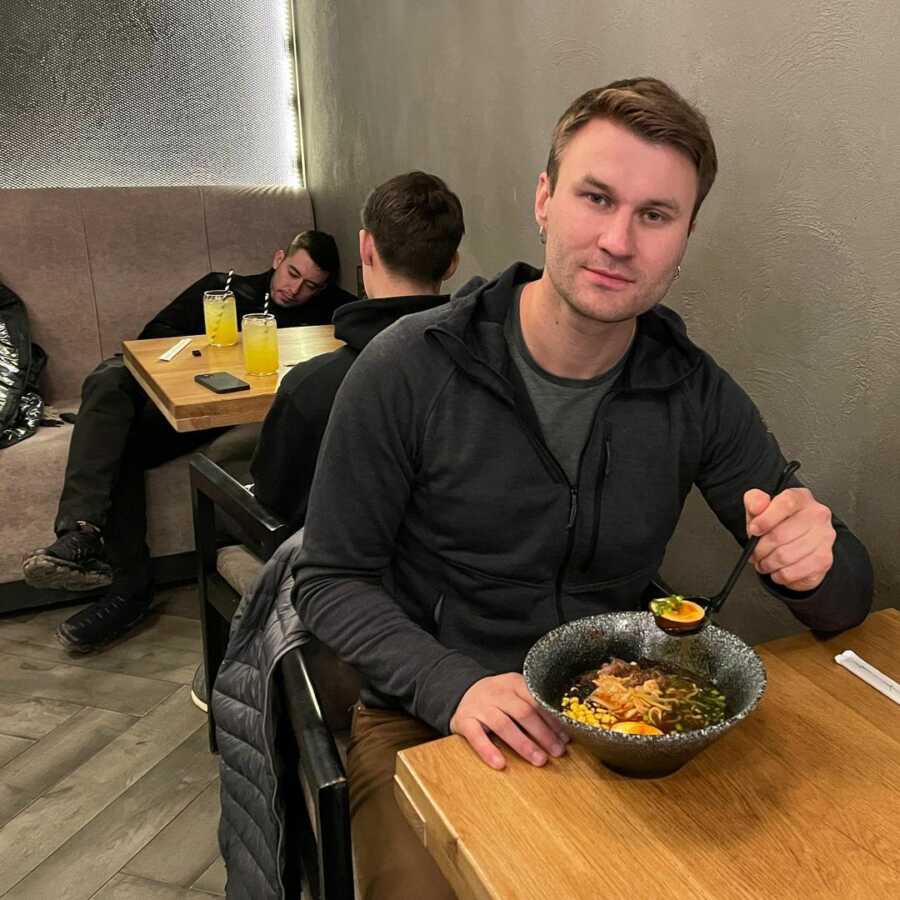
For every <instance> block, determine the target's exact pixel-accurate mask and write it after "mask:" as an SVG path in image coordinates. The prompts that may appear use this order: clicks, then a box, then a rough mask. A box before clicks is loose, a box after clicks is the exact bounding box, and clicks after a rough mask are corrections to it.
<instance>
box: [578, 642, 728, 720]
mask: <svg viewBox="0 0 900 900" xmlns="http://www.w3.org/2000/svg"><path fill="white" fill-rule="evenodd" d="M561 707H562V713H563V715H565V716H568V717H569V718H570V719H574V720H575V721H576V722H582V723H583V724H585V725H592V726H594V727H596V728H604V729H608V730H610V731H620V732H624V733H626V734H651V735H660V734H670V733H673V732H675V733H677V732H685V731H695V730H697V729H698V728H706V727H707V726H709V725H717V724H718V723H720V722H723V721H724V720H725V695H724V694H723V693H722V692H721V691H720V690H718V689H717V688H716V687H715V686H714V685H712V684H710V683H709V682H707V681H705V680H704V679H702V678H700V677H699V676H697V675H694V674H692V673H691V672H687V671H685V670H684V669H679V668H676V667H674V666H669V665H663V664H661V663H654V662H650V661H648V660H640V661H639V662H626V661H625V660H622V659H617V658H616V657H613V658H612V659H610V660H609V661H608V662H605V663H604V664H603V665H602V666H600V668H599V669H591V670H590V671H588V672H584V673H583V674H581V675H579V676H578V678H576V679H575V681H574V682H573V683H572V684H571V685H570V686H569V688H568V690H567V691H566V692H565V694H564V696H563V698H562V703H561Z"/></svg>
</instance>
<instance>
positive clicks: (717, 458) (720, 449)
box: [294, 78, 872, 900]
mask: <svg viewBox="0 0 900 900" xmlns="http://www.w3.org/2000/svg"><path fill="white" fill-rule="evenodd" d="M715 174H716V152H715V146H714V144H713V140H712V137H711V135H710V132H709V129H708V126H707V123H706V120H705V119H704V117H703V116H702V115H701V114H700V113H699V112H698V111H697V110H696V109H695V108H694V107H692V106H691V105H690V104H688V103H687V102H686V101H685V100H683V99H682V98H681V97H680V96H679V95H678V94H677V93H675V91H673V90H672V89H671V88H670V87H669V86H667V85H666V84H664V83H662V82H660V81H658V80H656V79H653V78H639V79H632V80H627V81H618V82H614V83H612V84H610V85H607V86H606V87H603V88H598V89H595V90H591V91H588V92H587V93H585V94H584V95H582V96H581V97H579V98H577V99H576V100H575V101H574V102H573V103H572V105H571V106H570V107H569V109H568V110H567V111H566V112H565V113H564V114H563V116H562V117H561V118H560V120H559V122H558V124H557V126H556V129H555V131H554V134H553V142H552V147H551V151H550V157H549V160H548V163H547V167H546V170H545V171H544V172H542V173H541V175H540V177H539V178H538V184H537V190H536V195H535V203H534V215H535V219H536V222H537V226H538V232H539V236H540V239H541V240H542V241H543V242H545V244H546V251H545V265H544V269H543V271H540V270H537V269H534V268H532V267H530V266H528V265H525V264H523V263H515V264H513V265H512V266H510V268H508V269H507V270H506V271H504V272H502V273H501V274H500V275H499V276H497V277H496V278H494V279H493V280H491V281H485V280H483V279H476V280H474V281H473V282H470V283H469V284H467V285H466V286H465V287H464V288H462V289H461V290H460V291H459V292H457V294H456V295H455V296H454V298H453V300H452V302H451V303H450V304H449V305H448V306H447V307H442V308H440V309H438V310H435V311H433V312H429V313H425V314H421V315H418V316H412V317H410V318H408V319H404V320H402V321H401V322H399V323H398V324H397V325H396V326H394V327H393V328H391V329H390V330H389V331H387V332H384V333H383V334H381V335H380V336H379V337H378V338H376V339H375V340H374V341H373V342H372V343H371V344H370V345H369V347H368V348H367V349H366V351H365V352H364V353H363V354H362V355H361V356H360V358H359V359H358V360H357V362H356V364H355V366H354V368H353V369H352V370H351V372H350V374H349V376H348V378H347V379H346V380H345V382H344V384H343V387H342V390H341V393H340V395H339V396H338V398H337V403H336V405H335V407H334V410H333V412H332V416H331V421H330V424H329V431H328V434H327V436H326V439H325V444H324V447H323V450H322V454H321V457H320V464H319V468H318V470H317V473H316V478H315V481H314V484H313V487H312V492H311V496H310V501H309V509H308V514H307V518H306V534H305V542H304V546H303V550H302V555H301V557H300V560H299V563H298V565H297V566H296V567H295V571H294V577H295V582H296V594H295V596H296V602H297V609H298V612H299V615H300V618H301V619H302V620H303V621H304V623H305V625H306V626H307V627H308V628H310V629H311V630H312V631H313V632H314V633H315V634H316V635H317V636H318V637H319V638H320V639H321V640H322V641H324V642H325V643H327V644H328V645H330V646H331V647H332V648H333V649H334V650H335V651H336V652H337V653H338V654H339V655H340V656H342V657H343V658H344V659H345V660H347V661H348V662H350V663H351V664H352V665H354V666H355V667H356V668H357V669H358V670H359V671H360V673H361V674H362V676H363V678H364V681H365V688H364V692H363V695H362V698H361V700H362V702H361V704H360V705H359V707H358V708H357V710H356V714H355V720H354V728H353V739H352V743H351V748H350V755H349V763H348V766H349V775H350V785H351V795H352V810H353V828H354V844H355V851H356V854H357V860H358V863H359V876H360V881H361V883H362V885H363V887H364V893H365V895H366V896H367V897H391V898H395V900H396V898H401V897H419V896H423V897H424V896H427V897H429V898H435V897H445V896H446V897H450V896H452V892H451V891H450V889H449V887H448V886H447V885H446V883H445V882H444V881H443V879H442V877H441V875H440V874H439V872H438V871H437V869H436V867H435V866H434V864H433V863H432V862H431V860H430V858H429V857H428V854H427V853H426V852H425V851H424V850H423V849H422V847H421V845H420V844H419V842H418V840H417V839H416V837H415V836H414V834H413V832H412V830H411V829H409V828H408V826H407V825H406V823H405V821H404V819H403V816H402V814H401V813H400V811H399V810H398V808H397V806H396V803H395V801H394V798H393V795H392V789H391V776H392V772H393V766H394V758H395V755H396V752H397V751H398V750H399V749H402V748H404V747H409V746H411V745H414V744H417V743H421V742H423V741H427V740H430V739H433V738H435V737H438V736H439V735H442V734H447V733H448V732H454V733H457V734H460V735H462V736H463V737H464V738H465V739H466V740H467V741H468V742H469V743H470V744H471V746H472V747H473V749H474V751H475V752H476V753H478V755H479V756H480V757H481V758H482V759H483V760H484V761H485V762H486V763H487V764H488V765H490V766H492V767H494V768H497V769H500V768H503V766H504V764H505V763H504V755H503V752H502V751H501V749H500V748H499V747H498V746H497V745H495V743H494V741H493V740H492V737H493V738H494V739H499V741H500V742H502V744H505V745H506V746H507V747H508V748H510V749H511V750H512V751H513V752H515V753H518V754H519V755H521V756H522V757H524V758H525V759H526V760H529V761H530V762H532V763H533V764H535V765H538V766H540V765H543V764H544V763H545V762H546V761H547V758H548V755H550V756H559V755H560V754H562V753H564V752H565V751H564V742H565V739H564V736H563V734H562V733H561V730H560V727H559V725H558V723H557V722H556V721H555V720H554V719H552V718H550V717H546V716H544V715H543V714H542V713H541V711H540V710H539V709H538V708H537V707H536V704H535V702H534V700H533V698H532V697H531V696H530V695H529V693H528V690H527V689H526V686H525V683H524V680H523V678H522V675H521V674H520V673H521V668H522V663H523V660H524V656H525V654H526V652H527V651H528V649H529V647H530V646H531V645H532V644H533V643H534V642H535V641H536V640H537V639H538V638H539V637H540V636H541V635H542V634H544V633H546V632H547V631H549V630H550V629H552V628H554V627H555V626H557V625H559V624H560V623H562V622H565V621H568V620H571V619H576V618H579V617H582V616H586V615H591V614H596V613H601V612H607V611H615V610H636V609H640V608H642V607H643V605H644V603H645V602H646V591H647V589H648V587H649V584H650V580H651V578H652V577H653V576H654V574H655V573H656V571H657V569H658V566H659V565H660V563H661V562H662V559H663V556H664V554H665V550H666V544H667V542H668V541H669V539H670V537H671V536H672V533H673V531H674V529H675V525H676V523H677V521H678V518H679V515H680V513H681V509H682V506H683V503H684V500H685V498H686V497H687V495H688V493H689V491H690V490H691V487H692V486H693V485H695V484H696V485H697V486H698V487H699V489H700V491H701V492H702V494H703V496H704V498H705V499H706V501H707V503H708V504H709V506H710V507H711V508H712V509H713V511H714V512H715V513H716V515H717V516H718V518H719V520H720V521H721V522H722V524H723V525H724V526H725V527H726V528H728V530H729V531H730V532H731V533H732V534H733V535H734V537H735V539H736V540H737V541H739V542H741V543H743V542H744V541H746V540H747V536H748V535H761V536H762V537H761V540H760V542H759V545H758V547H757V550H756V552H755V554H754V556H753V563H754V565H755V567H756V569H757V571H758V573H759V575H760V579H761V582H762V584H763V585H764V586H765V588H766V589H767V590H768V591H769V592H770V593H771V594H773V595H774V596H775V597H777V598H778V599H779V600H781V601H782V602H784V603H785V604H786V605H787V606H788V608H789V609H790V610H791V611H792V612H793V613H794V614H795V615H796V617H797V618H798V619H799V620H800V621H801V622H803V623H804V624H806V625H807V626H809V627H811V628H816V629H823V630H840V629H843V628H847V627H849V626H851V625H854V624H856V623H858V622H859V621H861V620H862V619H863V618H864V617H865V615H866V613H867V611H868V609H869V606H870V603H871V593H872V570H871V565H870V563H869V560H868V556H867V554H866V551H865V549H864V547H863V546H862V544H861V543H860V542H859V541H858V540H857V539H856V538H855V537H854V536H853V534H851V533H850V531H849V530H848V529H847V528H846V526H844V525H843V523H841V522H840V521H839V520H838V519H837V518H835V517H834V516H832V514H831V512H830V511H829V510H828V508H827V507H825V506H824V505H823V504H822V503H820V502H818V501H817V500H816V499H815V498H814V496H813V495H812V493H811V492H810V491H809V490H808V489H807V488H805V487H803V486H802V485H801V484H800V483H799V482H798V481H797V480H796V479H793V480H792V481H791V482H790V484H789V488H788V489H787V490H785V491H784V492H783V493H782V494H780V495H778V496H777V497H775V498H774V499H772V498H771V497H770V496H769V495H768V494H767V493H766V491H765V488H767V487H768V488H769V489H771V486H772V485H774V484H775V483H776V481H777V480H778V476H779V473H780V472H781V470H782V468H783V467H784V458H783V456H782V454H781V451H780V449H779V447H778V445H777V443H776V441H775V439H774V437H773V436H772V435H771V434H770V433H769V432H768V430H767V428H766V426H765V424H764V423H763V420H762V418H761V416H760V414H759V412H758V411H757V409H756V407H755V406H754V404H753V403H752V401H751V400H750V399H749V397H748V396H747V395H746V393H744V391H743V390H742V389H741V388H740V387H739V386H738V385H737V384H736V382H735V381H734V380H733V379H732V378H731V377H730V376H729V375H728V374H727V373H726V372H725V371H724V370H723V369H721V368H720V367H719V366H718V365H717V364H716V363H715V362H714V360H713V359H712V358H711V357H710V356H709V355H708V354H707V353H705V352H704V351H703V350H701V349H700V348H699V347H698V346H696V345H695V344H694V343H693V342H692V341H691V340H690V339H689V338H688V336H687V333H686V329H685V325H684V323H683V322H682V320H681V319H680V318H679V316H678V315H677V314H676V313H674V312H673V311H672V310H670V309H668V308H666V307H665V306H662V305H661V304H660V301H661V300H662V299H663V297H664V296H665V294H666V293H667V291H668V290H669V288H670V286H671V285H672V283H673V281H674V280H675V279H676V278H677V277H678V275H679V272H680V266H681V263H682V260H683V258H684V255H685V252H686V250H687V246H688V242H689V240H690V237H691V234H692V233H693V231H694V230H695V228H696V227H697V216H698V213H699V210H700V207H701V204H702V202H703V200H704V198H705V196H706V194H707V192H708V191H709V189H710V188H711V186H712V183H713V181H714V179H715ZM357 442H364V446H365V452H364V453H358V454H352V455H351V454H348V453H343V452H340V450H341V448H342V447H349V446H353V445H354V444H355V443H357ZM401 870H402V871H401Z"/></svg>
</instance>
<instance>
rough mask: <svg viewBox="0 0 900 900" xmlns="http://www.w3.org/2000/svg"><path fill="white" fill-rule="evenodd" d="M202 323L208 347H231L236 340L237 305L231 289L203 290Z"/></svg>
mask: <svg viewBox="0 0 900 900" xmlns="http://www.w3.org/2000/svg"><path fill="white" fill-rule="evenodd" d="M203 324H204V327H205V328H206V337H207V339H208V340H209V346H210V347H233V346H234V345H235V344H236V343H237V342H238V330H237V305H236V303H235V300H234V294H233V293H232V292H231V291H204V292H203Z"/></svg>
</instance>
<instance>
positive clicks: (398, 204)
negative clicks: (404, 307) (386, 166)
mask: <svg viewBox="0 0 900 900" xmlns="http://www.w3.org/2000/svg"><path fill="white" fill-rule="evenodd" d="M362 226H363V228H365V229H366V231H368V232H369V233H370V234H371V235H372V237H373V239H374V241H375V247H376V248H377V250H378V255H379V256H380V257H381V259H382V260H383V262H384V264H385V265H386V266H387V267H388V268H389V269H390V270H391V271H392V272H395V273H397V274H398V275H404V276H406V277H407V278H410V279H412V280H414V281H418V282H427V283H429V284H430V283H433V282H435V281H440V280H441V278H442V277H443V276H444V274H445V273H446V271H447V269H449V268H450V264H451V262H453V256H454V254H455V253H456V249H457V247H459V242H460V241H461V240H462V236H463V234H465V230H466V228H465V223H464V222H463V211H462V204H461V203H460V202H459V197H457V196H456V194H454V193H453V191H451V190H450V188H448V187H447V185H446V184H444V182H443V181H442V180H441V179H440V178H438V177H437V175H429V174H428V173H427V172H408V173H407V174H406V175H397V176H396V177H394V178H391V179H390V181H386V182H385V183H384V184H382V185H379V186H378V187H377V188H375V190H374V191H372V193H371V194H369V197H368V199H367V200H366V204H365V206H364V207H363V210H362Z"/></svg>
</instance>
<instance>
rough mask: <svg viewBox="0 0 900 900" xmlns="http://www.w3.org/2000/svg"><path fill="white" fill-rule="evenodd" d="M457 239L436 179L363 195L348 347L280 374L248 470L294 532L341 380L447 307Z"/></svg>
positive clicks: (200, 694)
mask: <svg viewBox="0 0 900 900" xmlns="http://www.w3.org/2000/svg"><path fill="white" fill-rule="evenodd" d="M464 233H465V225H464V222H463V211H462V205H461V204H460V202H459V198H458V197H457V196H456V194H454V193H453V191H451V190H450V189H449V188H448V187H447V185H446V184H444V182H443V181H442V180H441V179H440V178H438V177H437V176H436V175H429V174H427V173H425V172H409V173H407V174H406V175H397V176H396V177H394V178H391V179H390V180H389V181H386V182H385V183H384V184H382V185H380V186H379V187H377V188H375V190H373V191H372V193H371V194H369V197H368V199H367V200H366V203H365V206H364V207H363V210H362V228H361V229H360V232H359V257H360V261H361V262H362V271H363V284H364V286H365V289H366V297H367V298H368V299H365V300H356V301H355V302H353V303H348V304H347V305H346V306H342V307H341V308H340V309H339V310H338V311H337V312H336V313H335V314H334V334H335V337H337V338H340V339H341V340H342V341H346V344H347V345H346V346H345V347H341V348H340V349H338V350H334V351H332V352H331V353H324V354H322V355H321V356H316V357H314V358H313V359H310V360H307V361H306V362H304V363H301V364H300V365H298V366H295V367H294V368H293V369H292V370H291V371H290V372H289V373H288V374H287V375H285V377H284V379H283V380H282V382H281V384H280V385H279V387H278V393H277V394H276V395H275V401H274V403H273V404H272V407H271V409H270V410H269V413H268V415H267V416H266V418H265V421H264V422H263V427H262V431H261V433H260V436H259V439H258V442H257V445H256V451H255V452H254V454H253V459H252V461H251V463H250V475H251V477H252V479H253V481H254V484H253V492H254V494H255V495H256V497H257V499H258V500H259V501H260V502H261V503H262V504H263V506H265V507H266V508H267V509H269V510H270V511H271V512H273V513H275V515H277V516H279V517H280V518H281V519H283V520H284V521H285V522H289V523H290V524H291V525H293V526H294V528H301V527H302V526H303V521H304V519H305V517H306V503H307V500H308V499H309V489H310V486H311V484H312V479H313V474H314V472H315V468H316V460H317V458H318V456H319V447H320V445H321V443H322V437H323V435H324V434H325V426H326V425H327V424H328V417H329V415H330V414H331V405H332V403H334V396H335V394H336V393H337V390H338V388H339V387H340V386H341V382H342V381H343V380H344V376H345V375H346V374H347V372H348V371H349V370H350V367H351V366H352V365H353V362H354V360H355V359H356V357H357V356H359V353H360V351H361V350H362V349H363V347H365V346H366V344H368V343H369V341H370V340H372V338H374V337H375V336H376V335H377V334H379V333H380V332H381V331H383V330H384V329H385V328H387V327H388V326H389V325H393V323H394V322H396V321H397V320H398V319H399V318H401V317H402V316H406V315H408V314H409V313H415V312H422V311H424V310H429V309H434V308H435V307H437V306H441V305H442V304H444V303H446V302H447V300H448V299H449V297H448V295H446V294H441V293H440V290H441V283H442V282H443V281H445V280H446V279H448V278H450V277H451V276H452V275H453V273H454V272H455V271H456V266H457V264H458V262H459V255H458V253H457V248H458V247H459V242H460V241H461V240H462V236H463V234H464ZM354 452H356V451H355V450H354ZM207 697H208V689H207V685H206V676H205V672H204V668H203V666H202V665H201V666H199V667H198V668H197V671H196V674H195V675H194V681H193V684H192V686H191V700H192V701H193V703H194V705H195V706H197V707H199V708H200V709H202V710H203V711H204V712H206V709H207Z"/></svg>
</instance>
